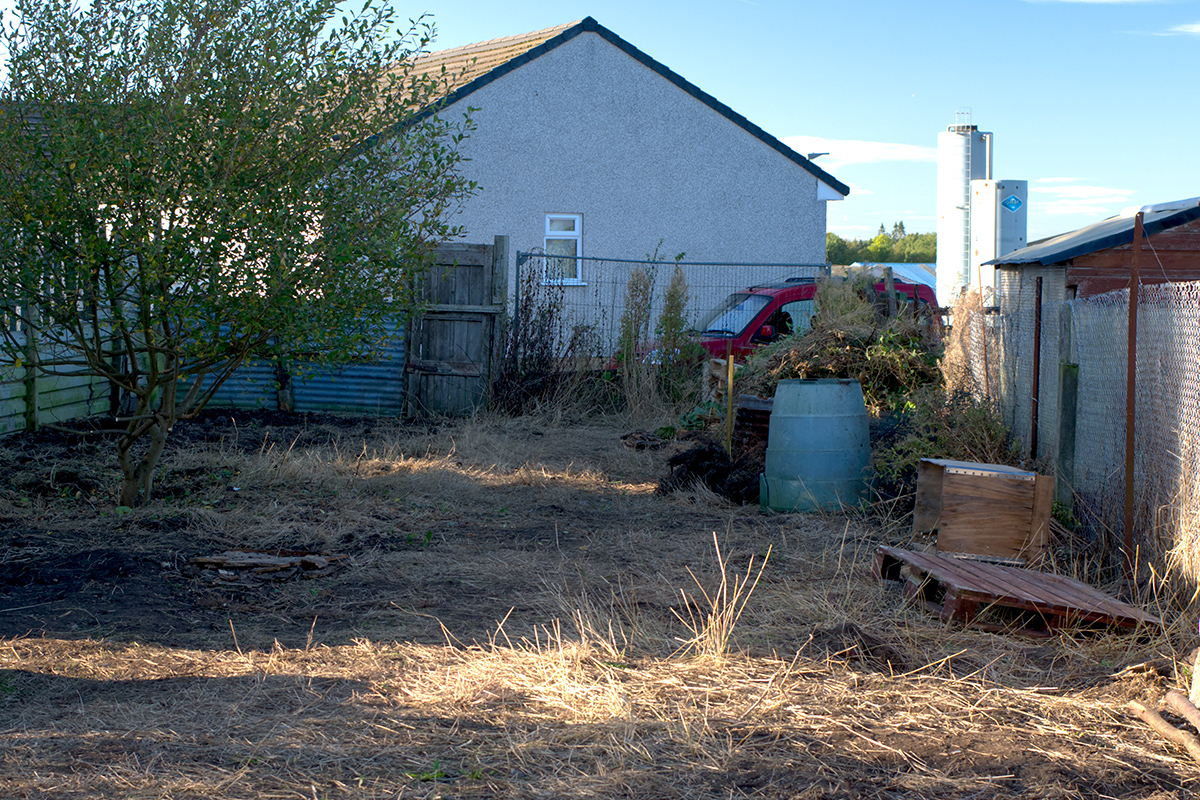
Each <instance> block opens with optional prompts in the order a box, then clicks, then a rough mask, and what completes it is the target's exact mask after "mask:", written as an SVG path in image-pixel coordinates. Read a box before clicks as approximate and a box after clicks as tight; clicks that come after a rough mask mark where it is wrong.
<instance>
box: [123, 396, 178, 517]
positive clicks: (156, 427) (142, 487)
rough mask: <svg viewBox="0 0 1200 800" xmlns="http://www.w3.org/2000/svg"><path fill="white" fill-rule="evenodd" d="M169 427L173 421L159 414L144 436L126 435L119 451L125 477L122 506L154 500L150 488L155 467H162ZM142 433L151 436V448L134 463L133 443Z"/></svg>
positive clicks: (134, 433) (132, 505)
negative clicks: (159, 461)
mask: <svg viewBox="0 0 1200 800" xmlns="http://www.w3.org/2000/svg"><path fill="white" fill-rule="evenodd" d="M168 430H170V424H169V423H168V421H167V420H166V418H164V417H163V416H162V415H161V414H155V417H154V423H153V424H152V425H150V426H149V427H148V428H147V429H146V430H145V431H143V432H142V433H141V435H137V433H136V432H131V433H129V434H126V436H125V438H124V439H122V441H121V444H120V445H119V446H118V454H119V456H120V460H121V472H122V473H123V474H124V478H123V479H122V481H121V498H120V502H119V503H118V505H122V506H127V507H129V508H132V507H134V506H135V505H140V504H142V503H148V502H150V487H151V482H152V481H153V479H154V468H155V467H157V466H158V459H159V456H161V455H162V451H163V448H164V447H166V444H167V431H168ZM142 436H149V437H150V447H149V448H147V450H146V452H145V453H143V454H142V457H141V458H140V459H138V460H137V462H136V463H134V459H133V457H132V455H131V454H130V450H132V448H133V446H134V445H135V444H136V443H137V442H138V441H139V440H140V439H141V438H142Z"/></svg>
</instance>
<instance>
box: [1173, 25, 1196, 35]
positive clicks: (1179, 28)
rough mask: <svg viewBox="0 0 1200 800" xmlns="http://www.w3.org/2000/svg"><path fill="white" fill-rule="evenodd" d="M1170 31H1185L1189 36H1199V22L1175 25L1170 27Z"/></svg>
mask: <svg viewBox="0 0 1200 800" xmlns="http://www.w3.org/2000/svg"><path fill="white" fill-rule="evenodd" d="M1170 32H1171V33H1185V34H1187V35H1189V36H1200V22H1191V23H1188V24H1186V25H1176V26H1175V27H1174V28H1171V30H1170Z"/></svg>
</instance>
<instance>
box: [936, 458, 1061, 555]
mask: <svg viewBox="0 0 1200 800" xmlns="http://www.w3.org/2000/svg"><path fill="white" fill-rule="evenodd" d="M1053 503H1054V479H1053V478H1050V477H1047V476H1045V475H1038V474H1037V473H1035V472H1029V471H1027V470H1022V469H1017V468H1016V467H1008V466H1004V465H1002V464H978V463H974V462H970V461H950V460H948V459H940V458H923V459H921V463H920V465H919V466H918V468H917V500H916V509H915V511H914V513H913V533H914V534H922V533H927V532H930V531H936V532H937V549H938V551H939V552H946V553H967V554H972V555H977V556H981V557H985V558H987V559H990V560H994V561H997V562H1001V563H1013V564H1029V565H1036V564H1037V563H1038V562H1040V561H1041V559H1042V558H1043V557H1044V556H1045V553H1046V547H1047V545H1048V544H1049V540H1050V511H1051V506H1052V505H1053Z"/></svg>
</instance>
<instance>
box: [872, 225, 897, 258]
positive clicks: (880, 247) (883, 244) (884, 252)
mask: <svg viewBox="0 0 1200 800" xmlns="http://www.w3.org/2000/svg"><path fill="white" fill-rule="evenodd" d="M881 227H882V226H881ZM867 255H868V256H869V258H868V259H867V260H869V261H891V260H892V238H891V237H890V236H888V235H887V234H886V233H881V234H879V235H878V236H876V237H875V238H874V239H872V240H871V243H870V244H869V245H867Z"/></svg>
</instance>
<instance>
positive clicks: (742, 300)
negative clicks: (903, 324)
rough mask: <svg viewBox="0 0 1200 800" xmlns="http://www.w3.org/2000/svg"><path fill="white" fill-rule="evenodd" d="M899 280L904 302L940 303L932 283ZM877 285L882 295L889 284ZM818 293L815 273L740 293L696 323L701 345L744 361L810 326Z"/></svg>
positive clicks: (721, 355)
mask: <svg viewBox="0 0 1200 800" xmlns="http://www.w3.org/2000/svg"><path fill="white" fill-rule="evenodd" d="M894 285H895V287H896V296H897V300H899V301H900V302H902V303H904V302H907V303H909V304H911V303H914V302H915V303H916V304H917V308H918V310H920V309H921V308H927V309H929V310H931V311H932V310H934V309H936V308H937V298H936V297H935V296H934V293H933V289H932V288H930V287H929V286H926V285H924V284H920V283H901V282H899V281H896V282H895V283H894ZM875 290H876V291H878V292H879V293H880V294H882V293H883V292H884V284H883V283H882V282H880V283H877V284H875ZM816 294H817V282H816V279H815V278H788V279H787V280H785V281H781V282H780V283H771V284H765V285H762V286H751V287H750V288H748V289H745V290H743V291H740V292H734V293H733V294H731V295H729V297H727V298H725V301H724V302H723V303H721V304H720V305H718V306H717V307H716V308H714V309H713V310H712V311H710V312H708V313H707V314H705V315H704V317H703V318H701V320H700V323H699V324H698V325H697V326H696V330H697V331H699V333H700V344H701V345H702V346H703V347H704V349H705V350H707V351H708V354H709V355H710V356H712V357H714V358H725V355H726V354H727V353H728V352H729V350H730V349H731V348H732V350H733V357H734V359H735V360H739V361H740V360H742V359H744V358H745V357H746V356H748V355H750V353H752V352H754V350H755V348H757V347H760V346H762V345H764V344H767V343H769V342H773V341H775V340H776V339H778V338H779V337H781V336H786V335H788V334H790V333H796V332H797V331H806V330H808V328H809V325H810V321H811V320H812V316H813V314H815V313H816V311H817V306H816V302H815V299H814V298H815V297H816Z"/></svg>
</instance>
